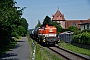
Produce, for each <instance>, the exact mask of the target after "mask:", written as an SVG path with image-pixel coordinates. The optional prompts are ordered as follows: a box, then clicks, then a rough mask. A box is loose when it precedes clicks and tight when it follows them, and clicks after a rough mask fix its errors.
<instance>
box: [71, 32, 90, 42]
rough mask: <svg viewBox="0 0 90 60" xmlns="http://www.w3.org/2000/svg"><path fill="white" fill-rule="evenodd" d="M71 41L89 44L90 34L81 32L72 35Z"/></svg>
mask: <svg viewBox="0 0 90 60" xmlns="http://www.w3.org/2000/svg"><path fill="white" fill-rule="evenodd" d="M72 41H73V42H76V43H81V44H90V34H89V33H88V32H83V33H81V34H77V35H73V37H72Z"/></svg>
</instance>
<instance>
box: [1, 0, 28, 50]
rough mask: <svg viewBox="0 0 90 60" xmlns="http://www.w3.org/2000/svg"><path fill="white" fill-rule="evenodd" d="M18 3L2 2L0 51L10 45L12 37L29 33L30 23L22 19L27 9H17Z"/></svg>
mask: <svg viewBox="0 0 90 60" xmlns="http://www.w3.org/2000/svg"><path fill="white" fill-rule="evenodd" d="M16 3H17V2H15V1H14V0H0V47H1V48H0V49H2V48H3V47H4V46H6V45H8V44H10V42H12V37H18V36H25V34H26V33H27V29H28V23H27V21H26V19H25V18H22V17H21V16H22V12H23V10H24V9H25V7H22V8H20V7H17V6H15V4H16ZM2 46H3V47H2Z"/></svg>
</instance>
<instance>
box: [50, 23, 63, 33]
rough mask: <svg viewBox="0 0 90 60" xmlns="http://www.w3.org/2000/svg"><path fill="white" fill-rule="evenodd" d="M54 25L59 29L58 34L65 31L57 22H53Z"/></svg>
mask: <svg viewBox="0 0 90 60" xmlns="http://www.w3.org/2000/svg"><path fill="white" fill-rule="evenodd" d="M52 25H54V26H55V27H56V28H57V33H60V32H62V31H63V29H62V27H61V26H60V24H59V23H57V22H52Z"/></svg>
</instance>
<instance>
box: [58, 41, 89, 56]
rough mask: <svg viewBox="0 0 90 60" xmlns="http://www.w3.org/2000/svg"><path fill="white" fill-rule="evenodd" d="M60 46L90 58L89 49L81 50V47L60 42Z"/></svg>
mask: <svg viewBox="0 0 90 60" xmlns="http://www.w3.org/2000/svg"><path fill="white" fill-rule="evenodd" d="M58 45H59V46H61V47H63V48H65V49H68V50H71V51H74V52H77V53H80V54H84V55H87V56H90V50H88V49H84V48H80V47H77V46H74V45H72V44H69V43H65V42H60V43H59V44H58Z"/></svg>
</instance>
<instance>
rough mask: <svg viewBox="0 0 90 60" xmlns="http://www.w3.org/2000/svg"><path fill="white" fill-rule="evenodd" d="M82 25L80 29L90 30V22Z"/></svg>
mask: <svg viewBox="0 0 90 60" xmlns="http://www.w3.org/2000/svg"><path fill="white" fill-rule="evenodd" d="M79 25H80V29H81V30H84V29H90V22H87V23H81V24H79Z"/></svg>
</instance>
